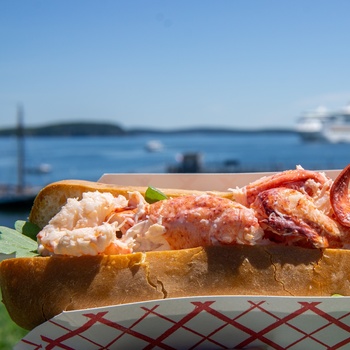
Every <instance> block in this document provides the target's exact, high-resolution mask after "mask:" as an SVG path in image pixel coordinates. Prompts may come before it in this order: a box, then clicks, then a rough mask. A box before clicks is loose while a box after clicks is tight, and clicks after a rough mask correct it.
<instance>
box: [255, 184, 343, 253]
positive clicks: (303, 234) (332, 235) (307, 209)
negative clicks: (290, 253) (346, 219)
mask: <svg viewBox="0 0 350 350" xmlns="http://www.w3.org/2000/svg"><path fill="white" fill-rule="evenodd" d="M251 207H252V208H253V209H254V210H255V213H256V216H257V218H258V220H259V223H260V225H261V226H262V228H263V229H264V230H265V232H266V236H267V237H268V238H270V239H272V240H273V239H275V240H276V241H279V242H282V243H285V244H287V245H299V246H305V247H313V248H327V247H333V248H335V247H342V246H343V245H344V244H346V243H347V242H346V238H347V234H346V232H345V231H343V230H342V228H341V226H340V225H339V224H338V223H337V222H336V221H335V220H333V219H332V218H331V217H329V216H328V215H326V214H325V213H324V212H323V211H322V210H319V209H318V208H317V207H316V206H315V204H314V202H313V200H312V198H311V197H309V196H308V195H306V194H303V193H301V192H299V191H297V190H294V189H291V188H284V187H279V188H272V189H268V190H266V191H263V192H260V193H259V194H257V196H256V198H255V201H254V202H253V203H252V205H251Z"/></svg>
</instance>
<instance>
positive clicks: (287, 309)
mask: <svg viewBox="0 0 350 350" xmlns="http://www.w3.org/2000/svg"><path fill="white" fill-rule="evenodd" d="M349 301H350V300H349V298H348V297H343V298H299V297H256V296H252V297H241V296H237V297H228V296H222V297H197V298H178V299H163V300H157V301H149V302H143V303H134V304H127V305H120V306H114V307H105V308H95V309H85V310H80V311H74V312H73V311H72V312H63V313H62V314H61V315H59V316H56V317H54V318H53V319H51V320H50V321H48V322H46V323H45V324H43V325H40V326H38V327H37V328H35V329H34V330H33V331H32V332H30V333H29V334H28V335H27V336H26V337H25V338H23V339H22V340H21V342H20V343H18V344H17V346H16V347H15V349H17V350H22V349H23V350H24V349H86V350H89V349H234V348H238V349H242V348H249V347H253V346H255V347H261V348H262V349H294V350H296V349H300V350H301V349H302V350H305V349H341V348H343V349H349V347H350V304H349Z"/></svg>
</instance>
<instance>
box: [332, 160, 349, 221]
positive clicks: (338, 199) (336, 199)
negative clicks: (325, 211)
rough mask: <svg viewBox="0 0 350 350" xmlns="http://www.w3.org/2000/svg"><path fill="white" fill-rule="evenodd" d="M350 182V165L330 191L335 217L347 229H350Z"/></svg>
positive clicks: (335, 181) (338, 177)
mask: <svg viewBox="0 0 350 350" xmlns="http://www.w3.org/2000/svg"><path fill="white" fill-rule="evenodd" d="M349 182H350V164H349V165H348V166H347V167H345V168H344V169H343V171H342V172H341V173H340V174H339V175H338V176H337V178H336V179H335V180H334V183H333V186H332V188H331V191H330V201H331V205H332V208H333V212H334V215H335V217H336V219H337V220H338V221H339V222H340V223H341V224H342V225H344V226H346V227H350V200H349Z"/></svg>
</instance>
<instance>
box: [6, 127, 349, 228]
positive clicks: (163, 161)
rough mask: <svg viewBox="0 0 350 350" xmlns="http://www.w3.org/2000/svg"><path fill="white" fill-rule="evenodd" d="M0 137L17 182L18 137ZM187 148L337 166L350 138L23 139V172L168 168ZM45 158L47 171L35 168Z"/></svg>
mask: <svg viewBox="0 0 350 350" xmlns="http://www.w3.org/2000/svg"><path fill="white" fill-rule="evenodd" d="M154 139H156V140H159V141H160V142H161V143H162V144H163V149H162V150H161V151H159V152H148V151H147V150H146V149H145V145H146V144H147V142H149V141H150V140H154ZM16 142H17V141H16V139H15V138H11V137H4V138H0V184H16V183H17V181H18V179H17V143H16ZM185 152H199V153H201V154H202V157H203V162H204V164H214V163H216V164H220V163H223V162H225V161H227V160H235V161H237V162H239V164H240V165H241V166H243V167H244V166H246V167H256V168H262V169H263V170H265V169H266V168H268V167H270V166H273V167H274V168H278V169H279V170H285V169H291V168H294V167H295V166H296V165H301V166H303V167H304V168H307V169H340V168H343V167H345V166H346V165H347V164H348V163H350V144H327V143H304V142H302V141H301V140H300V139H299V137H298V136H297V135H294V134H277V133H276V134H271V133H266V134H263V133H259V134H254V133H252V134H220V133H218V134H215V133H210V134H208V133H200V132H197V133H189V134H188V133H183V134H160V135H158V134H157V135H138V136H122V137H72V138H58V137H57V138H56V137H48V138H43V137H41V138H27V139H25V159H26V168H27V170H28V173H27V174H26V177H25V181H26V183H27V184H30V185H39V186H44V185H45V184H47V183H50V182H53V181H57V180H62V179H73V178H74V179H84V180H92V181H96V180H98V179H99V178H100V176H101V175H102V174H103V173H166V172H167V171H168V170H167V168H168V166H169V165H173V164H176V162H177V159H178V158H179V156H180V155H181V154H183V153H185ZM43 164H47V165H48V166H49V167H50V168H51V171H50V172H48V173H43V174H38V173H35V172H33V171H30V170H33V169H36V168H37V167H38V166H40V165H43ZM27 216H28V213H27V212H26V211H23V210H20V209H19V210H18V212H14V213H13V212H12V213H9V212H1V211H0V225H5V226H12V225H13V222H14V221H15V220H16V219H18V218H20V219H22V218H23V219H25V218H26V217H27Z"/></svg>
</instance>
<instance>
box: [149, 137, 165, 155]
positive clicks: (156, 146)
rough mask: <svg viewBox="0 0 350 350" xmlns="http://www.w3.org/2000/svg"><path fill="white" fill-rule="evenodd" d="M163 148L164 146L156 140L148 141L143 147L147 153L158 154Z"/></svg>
mask: <svg viewBox="0 0 350 350" xmlns="http://www.w3.org/2000/svg"><path fill="white" fill-rule="evenodd" d="M163 148H164V145H163V144H162V142H161V141H158V140H150V141H148V142H147V143H146V145H145V150H146V151H148V152H160V151H162V150H163Z"/></svg>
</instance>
